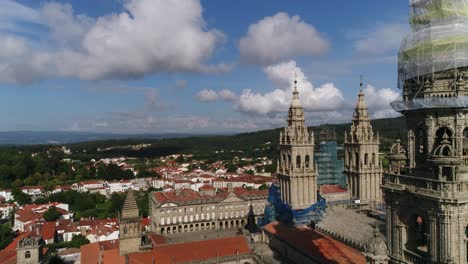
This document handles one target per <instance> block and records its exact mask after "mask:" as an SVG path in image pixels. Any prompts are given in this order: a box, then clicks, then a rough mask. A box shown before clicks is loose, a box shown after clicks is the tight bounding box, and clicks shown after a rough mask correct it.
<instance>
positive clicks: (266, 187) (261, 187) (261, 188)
mask: <svg viewBox="0 0 468 264" xmlns="http://www.w3.org/2000/svg"><path fill="white" fill-rule="evenodd" d="M258 189H259V190H266V189H268V186H267V185H266V184H262V185H260V187H258Z"/></svg>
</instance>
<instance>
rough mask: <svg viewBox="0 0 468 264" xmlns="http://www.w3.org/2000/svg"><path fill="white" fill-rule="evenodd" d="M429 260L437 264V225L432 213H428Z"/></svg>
mask: <svg viewBox="0 0 468 264" xmlns="http://www.w3.org/2000/svg"><path fill="white" fill-rule="evenodd" d="M428 242H429V245H428V250H429V252H428V253H429V258H430V260H431V261H432V262H433V263H436V262H437V242H438V237H437V223H436V217H435V214H434V212H429V241H428Z"/></svg>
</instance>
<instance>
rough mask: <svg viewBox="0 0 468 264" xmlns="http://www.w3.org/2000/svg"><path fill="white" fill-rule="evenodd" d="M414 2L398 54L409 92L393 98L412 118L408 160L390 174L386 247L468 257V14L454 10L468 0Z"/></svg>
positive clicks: (427, 255) (410, 257)
mask: <svg viewBox="0 0 468 264" xmlns="http://www.w3.org/2000/svg"><path fill="white" fill-rule="evenodd" d="M410 3H411V9H410V10H411V18H412V19H411V28H412V32H410V33H409V34H408V35H407V37H406V38H405V39H404V40H403V43H402V46H401V49H400V53H399V80H400V86H401V88H402V90H403V92H402V97H401V99H399V100H397V101H395V102H393V103H392V107H393V109H395V110H396V111H398V112H400V113H402V114H403V115H404V116H405V118H406V126H407V133H408V137H407V146H406V152H407V161H406V165H405V167H403V168H401V169H400V170H399V171H395V170H393V171H391V172H389V173H386V174H385V175H384V184H383V185H382V189H383V192H384V197H385V203H386V210H387V225H386V226H387V230H386V231H387V241H388V242H387V246H388V249H389V251H390V259H391V262H392V263H467V262H468V81H465V76H468V60H467V55H466V54H468V53H467V51H468V49H467V47H468V46H467V45H468V39H467V38H466V37H465V38H459V36H466V34H468V19H467V17H466V16H465V15H462V14H458V13H457V12H454V13H450V10H459V9H460V8H466V7H467V6H468V1H466V0H462V1H458V0H446V1H429V0H418V1H417V2H416V1H414V0H411V1H410ZM447 8H449V9H447ZM433 14H440V15H437V16H434V15H433ZM420 18H424V21H423V20H419V19H420ZM457 29H458V30H457ZM426 48H427V49H426Z"/></svg>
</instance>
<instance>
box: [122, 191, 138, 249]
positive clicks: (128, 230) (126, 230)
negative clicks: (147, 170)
mask: <svg viewBox="0 0 468 264" xmlns="http://www.w3.org/2000/svg"><path fill="white" fill-rule="evenodd" d="M141 237H142V234H141V225H140V211H139V210H138V205H137V203H136V200H135V196H134V194H133V191H132V190H129V191H128V192H127V196H126V197H125V202H124V205H123V207H122V213H121V214H120V215H119V253H120V255H121V256H123V255H126V254H128V253H133V252H138V251H140V245H141Z"/></svg>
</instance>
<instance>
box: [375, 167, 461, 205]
mask: <svg viewBox="0 0 468 264" xmlns="http://www.w3.org/2000/svg"><path fill="white" fill-rule="evenodd" d="M382 188H383V189H386V190H389V191H392V190H393V191H409V192H413V193H415V194H419V195H424V196H429V197H434V198H442V199H444V198H446V199H468V181H466V180H465V181H439V180H434V179H428V178H422V177H414V176H408V175H399V174H392V173H385V174H384V183H383V185H382Z"/></svg>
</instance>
